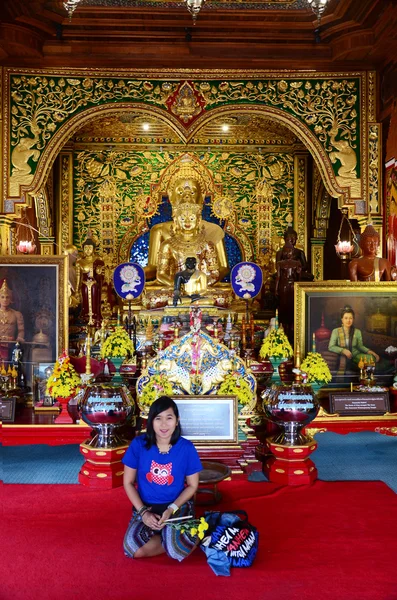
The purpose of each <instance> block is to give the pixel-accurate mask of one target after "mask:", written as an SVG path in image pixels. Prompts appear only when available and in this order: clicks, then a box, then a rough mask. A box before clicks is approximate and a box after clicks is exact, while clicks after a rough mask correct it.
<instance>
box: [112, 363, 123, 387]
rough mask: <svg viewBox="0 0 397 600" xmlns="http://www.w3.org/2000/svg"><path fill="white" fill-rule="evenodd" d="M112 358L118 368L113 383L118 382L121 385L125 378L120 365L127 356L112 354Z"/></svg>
mask: <svg viewBox="0 0 397 600" xmlns="http://www.w3.org/2000/svg"><path fill="white" fill-rule="evenodd" d="M110 360H111V362H112V363H113V365H114V368H115V369H116V370H115V372H114V374H113V378H112V383H113V384H116V385H121V384H122V383H123V378H122V376H121V374H120V367H121V365H122V364H123V362H124V360H125V357H124V356H112V358H111V359H110Z"/></svg>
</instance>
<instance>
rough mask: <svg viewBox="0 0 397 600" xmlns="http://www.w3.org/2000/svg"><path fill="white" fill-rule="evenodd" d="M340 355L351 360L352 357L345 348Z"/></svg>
mask: <svg viewBox="0 0 397 600" xmlns="http://www.w3.org/2000/svg"><path fill="white" fill-rule="evenodd" d="M342 354H344V355H345V356H346V357H347V358H351V357H352V353H351V352H350V350H347V348H344V349H343V350H342Z"/></svg>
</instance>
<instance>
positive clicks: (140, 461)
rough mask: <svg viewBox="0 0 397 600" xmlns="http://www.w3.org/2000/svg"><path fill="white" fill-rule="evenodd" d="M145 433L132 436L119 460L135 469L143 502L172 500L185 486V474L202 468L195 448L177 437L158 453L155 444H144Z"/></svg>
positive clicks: (152, 502) (157, 502) (190, 443)
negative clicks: (168, 449) (166, 448)
mask: <svg viewBox="0 0 397 600" xmlns="http://www.w3.org/2000/svg"><path fill="white" fill-rule="evenodd" d="M145 442H146V435H140V436H139V437H136V438H135V439H134V440H132V442H131V444H130V447H129V448H128V450H127V452H126V453H125V455H124V457H123V463H124V464H125V465H126V466H127V467H131V469H137V482H138V490H139V495H140V496H141V499H142V502H144V503H145V504H148V505H150V504H166V503H170V502H173V501H174V500H175V499H176V498H177V497H178V496H179V494H180V493H181V492H182V490H183V488H184V487H185V478H186V477H187V476H188V475H194V473H198V472H199V471H201V470H202V468H203V467H202V465H201V462H200V458H199V455H198V454H197V450H196V448H195V447H194V445H193V444H192V442H190V441H189V440H186V439H185V438H183V437H181V438H179V440H178V441H177V442H176V444H174V445H173V446H172V447H171V450H170V451H169V452H168V454H161V453H160V452H159V449H158V448H157V446H156V445H154V446H152V447H151V448H149V450H148V449H147V448H146V447H145Z"/></svg>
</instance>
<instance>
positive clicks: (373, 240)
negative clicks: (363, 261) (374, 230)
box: [361, 235, 379, 256]
mask: <svg viewBox="0 0 397 600" xmlns="http://www.w3.org/2000/svg"><path fill="white" fill-rule="evenodd" d="M378 246H379V239H378V236H375V235H369V236H365V237H364V239H362V240H361V249H362V251H363V254H364V256H376V253H377V252H378Z"/></svg>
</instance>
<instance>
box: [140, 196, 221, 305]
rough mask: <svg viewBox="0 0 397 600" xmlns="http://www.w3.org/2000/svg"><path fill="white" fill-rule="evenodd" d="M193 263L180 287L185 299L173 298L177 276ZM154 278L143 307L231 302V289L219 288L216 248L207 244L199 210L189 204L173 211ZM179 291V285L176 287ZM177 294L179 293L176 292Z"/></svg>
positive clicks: (219, 273) (148, 288)
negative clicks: (168, 232) (186, 278)
mask: <svg viewBox="0 0 397 600" xmlns="http://www.w3.org/2000/svg"><path fill="white" fill-rule="evenodd" d="M189 259H190V260H194V268H192V269H191V270H192V273H191V274H190V276H189V281H186V282H185V281H183V282H182V281H181V283H183V291H184V294H183V295H184V298H182V297H181V294H177V296H178V297H176V296H175V285H176V276H177V275H182V274H183V273H185V274H186V268H187V263H188V262H189ZM156 273H157V277H156V280H155V281H154V282H152V285H151V286H150V285H149V286H148V287H146V289H145V292H144V298H143V304H144V306H145V307H146V308H160V307H162V306H167V305H171V304H174V306H176V305H177V304H179V303H180V302H181V303H182V304H187V303H190V302H194V303H195V304H201V305H216V306H222V307H226V306H228V305H229V303H230V301H231V299H232V298H231V292H230V285H228V284H222V285H220V286H219V287H218V286H216V285H215V284H217V283H219V281H220V278H221V273H222V270H221V266H220V264H219V259H218V253H217V251H216V247H215V244H214V243H213V242H211V241H209V240H207V238H206V235H205V231H204V228H203V224H202V220H201V207H200V206H199V205H197V204H194V203H191V202H182V203H179V204H178V205H177V206H176V207H175V208H174V214H173V223H172V227H171V228H170V236H169V237H168V238H167V239H166V240H164V241H163V242H161V244H160V247H159V250H158V262H157V269H156ZM177 287H178V288H180V286H179V284H178V286H177ZM178 291H180V289H178Z"/></svg>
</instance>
